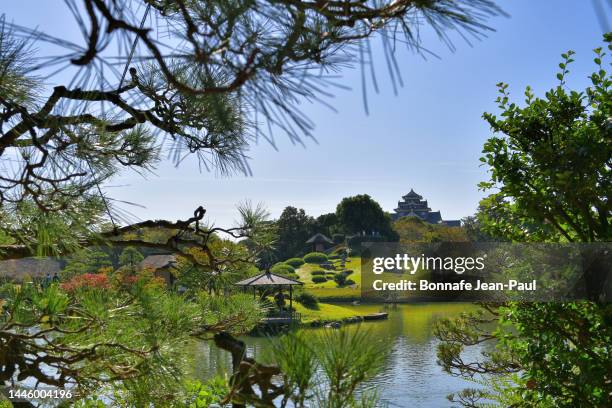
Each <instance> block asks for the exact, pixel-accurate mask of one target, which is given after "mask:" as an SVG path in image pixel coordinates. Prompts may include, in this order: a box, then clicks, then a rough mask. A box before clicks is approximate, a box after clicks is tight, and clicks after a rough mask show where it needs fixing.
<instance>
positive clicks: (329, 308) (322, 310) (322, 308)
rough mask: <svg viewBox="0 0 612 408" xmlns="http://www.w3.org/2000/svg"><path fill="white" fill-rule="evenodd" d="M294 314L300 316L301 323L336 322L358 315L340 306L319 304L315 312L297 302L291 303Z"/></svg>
mask: <svg viewBox="0 0 612 408" xmlns="http://www.w3.org/2000/svg"><path fill="white" fill-rule="evenodd" d="M293 307H294V308H295V310H296V312H298V313H300V314H301V315H302V323H312V322H314V321H319V320H320V321H336V320H342V319H344V318H347V317H353V316H357V315H359V313H357V312H355V311H354V310H351V309H349V308H347V307H344V306H341V305H331V304H328V303H319V307H318V309H317V310H313V309H307V308H305V307H304V306H302V305H301V304H299V303H297V302H293Z"/></svg>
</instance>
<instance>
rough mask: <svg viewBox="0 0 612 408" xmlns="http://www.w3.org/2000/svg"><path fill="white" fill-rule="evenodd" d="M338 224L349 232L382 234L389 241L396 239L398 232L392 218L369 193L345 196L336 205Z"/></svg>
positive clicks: (344, 230)
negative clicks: (392, 224)
mask: <svg viewBox="0 0 612 408" xmlns="http://www.w3.org/2000/svg"><path fill="white" fill-rule="evenodd" d="M336 216H337V218H338V224H339V225H340V228H341V230H342V231H343V232H345V233H347V234H361V233H363V232H365V233H366V235H374V234H375V233H376V234H380V235H382V236H383V237H385V238H386V240H387V241H396V240H397V234H396V233H395V231H393V228H391V218H390V216H389V215H388V214H386V213H385V212H384V211H383V209H382V208H381V206H380V204H378V203H377V202H376V201H374V200H373V199H372V198H371V197H370V196H369V195H367V194H360V195H356V196H353V197H345V198H343V199H342V201H340V203H339V204H338V206H337V207H336Z"/></svg>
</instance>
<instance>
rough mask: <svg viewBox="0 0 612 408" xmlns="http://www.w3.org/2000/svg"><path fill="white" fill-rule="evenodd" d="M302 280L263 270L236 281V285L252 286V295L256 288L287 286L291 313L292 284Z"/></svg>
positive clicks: (280, 287)
mask: <svg viewBox="0 0 612 408" xmlns="http://www.w3.org/2000/svg"><path fill="white" fill-rule="evenodd" d="M303 284H304V283H303V282H300V281H297V280H294V279H290V278H286V277H284V276H280V275H277V274H275V273H272V272H264V273H260V274H259V275H256V276H252V277H250V278H247V279H244V280H241V281H240V282H236V283H235V285H236V286H240V287H243V288H245V289H246V288H248V287H252V288H253V296H255V295H256V290H257V288H278V289H280V290H282V289H283V288H285V287H288V288H289V310H290V313H291V314H293V286H295V285H303Z"/></svg>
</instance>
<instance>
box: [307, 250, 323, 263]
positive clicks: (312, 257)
mask: <svg viewBox="0 0 612 408" xmlns="http://www.w3.org/2000/svg"><path fill="white" fill-rule="evenodd" d="M325 261H327V255H325V254H324V253H321V252H311V253H309V254H306V255H305V256H304V262H306V263H312V264H320V263H323V262H325Z"/></svg>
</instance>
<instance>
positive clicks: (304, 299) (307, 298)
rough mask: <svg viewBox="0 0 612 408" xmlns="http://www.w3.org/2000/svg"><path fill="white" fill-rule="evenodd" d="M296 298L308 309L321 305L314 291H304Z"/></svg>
mask: <svg viewBox="0 0 612 408" xmlns="http://www.w3.org/2000/svg"><path fill="white" fill-rule="evenodd" d="M295 300H296V301H298V302H299V303H301V304H302V305H303V306H304V307H307V308H308V309H316V308H317V306H318V305H319V299H318V298H317V297H316V296H315V295H313V294H312V293H308V292H302V293H300V294H299V295H297V296H296V297H295Z"/></svg>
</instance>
